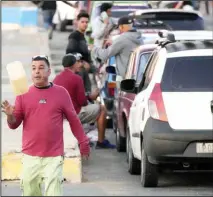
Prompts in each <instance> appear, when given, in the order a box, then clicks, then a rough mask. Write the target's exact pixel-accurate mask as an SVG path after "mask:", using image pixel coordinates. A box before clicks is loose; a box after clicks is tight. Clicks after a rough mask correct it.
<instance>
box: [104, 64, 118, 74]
mask: <svg viewBox="0 0 213 197" xmlns="http://www.w3.org/2000/svg"><path fill="white" fill-rule="evenodd" d="M106 72H107V73H112V74H116V70H115V67H114V66H107V67H106Z"/></svg>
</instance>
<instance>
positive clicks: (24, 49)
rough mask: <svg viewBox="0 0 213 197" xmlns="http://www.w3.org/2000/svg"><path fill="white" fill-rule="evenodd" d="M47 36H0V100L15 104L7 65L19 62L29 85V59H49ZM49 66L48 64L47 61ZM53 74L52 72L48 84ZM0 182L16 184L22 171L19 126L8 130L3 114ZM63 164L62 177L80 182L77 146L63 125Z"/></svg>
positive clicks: (42, 33) (8, 33)
mask: <svg viewBox="0 0 213 197" xmlns="http://www.w3.org/2000/svg"><path fill="white" fill-rule="evenodd" d="M49 54H50V52H49V45H48V35H47V32H45V31H39V32H38V31H37V32H36V31H35V32H32V31H31V32H30V33H28V32H27V30H26V29H23V30H22V31H16V30H13V31H3V32H2V71H1V74H2V100H4V99H7V100H9V101H10V102H11V103H14V100H15V97H14V95H13V92H12V89H11V86H10V84H9V80H8V76H7V71H6V65H7V64H8V63H10V62H13V61H21V62H22V63H23V66H24V68H25V71H26V73H27V76H29V77H28V80H29V84H31V80H30V76H31V75H30V63H31V58H32V57H33V56H35V55H48V56H49V57H50V55H49ZM50 62H51V60H50ZM54 76H55V72H54V69H52V75H51V77H50V78H51V80H52V79H53V78H54ZM1 120H2V179H1V180H17V179H19V177H20V170H21V140H22V126H20V127H19V128H18V129H16V130H10V129H9V128H8V126H7V123H6V117H5V114H2V119H1ZM64 141H65V153H66V155H65V162H64V176H65V178H66V180H68V181H70V182H75V183H79V182H81V181H82V166H81V165H82V164H81V157H80V152H79V148H78V143H77V140H76V139H75V137H74V136H73V135H72V132H71V131H70V128H69V124H68V123H67V122H64Z"/></svg>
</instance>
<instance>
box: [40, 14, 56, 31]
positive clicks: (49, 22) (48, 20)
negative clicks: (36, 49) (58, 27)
mask: <svg viewBox="0 0 213 197" xmlns="http://www.w3.org/2000/svg"><path fill="white" fill-rule="evenodd" d="M42 14H43V20H44V26H45V28H47V29H48V28H50V27H52V26H53V22H52V21H53V16H54V14H55V10H42Z"/></svg>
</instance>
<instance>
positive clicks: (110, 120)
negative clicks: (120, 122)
mask: <svg viewBox="0 0 213 197" xmlns="http://www.w3.org/2000/svg"><path fill="white" fill-rule="evenodd" d="M106 128H107V129H113V120H112V119H111V118H110V119H108V120H107V125H106Z"/></svg>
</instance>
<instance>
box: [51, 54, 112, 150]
mask: <svg viewBox="0 0 213 197" xmlns="http://www.w3.org/2000/svg"><path fill="white" fill-rule="evenodd" d="M62 65H63V66H64V70H63V71H62V72H61V73H60V74H58V75H57V76H56V77H55V79H54V80H53V83H54V84H57V85H59V86H62V87H64V88H65V89H66V90H67V91H68V93H69V95H70V98H71V100H72V102H73V106H74V108H75V110H76V113H77V114H78V117H79V119H80V121H81V123H82V124H90V123H94V122H97V128H98V141H97V144H96V148H104V149H105V148H107V149H108V148H115V145H113V144H110V142H109V141H108V140H107V139H105V130H106V123H107V119H106V110H105V107H104V106H102V105H100V104H88V101H94V100H96V99H97V97H98V95H99V91H98V90H96V91H94V92H92V93H90V94H88V95H86V94H85V89H84V84H83V80H82V78H81V77H80V76H79V75H78V74H76V73H77V72H80V70H81V69H82V62H81V59H80V55H79V54H77V53H75V54H66V55H65V56H64V57H63V60H62Z"/></svg>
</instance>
